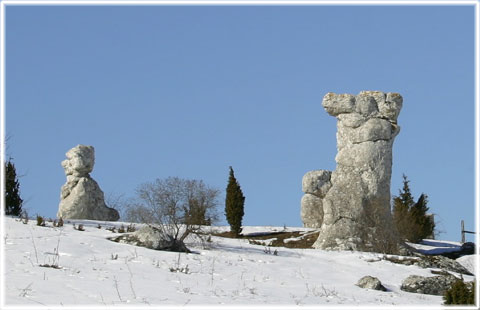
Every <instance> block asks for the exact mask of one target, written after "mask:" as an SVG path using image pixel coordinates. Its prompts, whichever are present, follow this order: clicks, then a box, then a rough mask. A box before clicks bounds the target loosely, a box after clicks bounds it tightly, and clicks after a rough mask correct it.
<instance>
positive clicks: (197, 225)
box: [125, 177, 219, 250]
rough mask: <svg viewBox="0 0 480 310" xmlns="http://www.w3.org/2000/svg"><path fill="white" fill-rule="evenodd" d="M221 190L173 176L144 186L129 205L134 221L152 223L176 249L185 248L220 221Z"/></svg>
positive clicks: (130, 215) (131, 219)
mask: <svg viewBox="0 0 480 310" xmlns="http://www.w3.org/2000/svg"><path fill="white" fill-rule="evenodd" d="M218 195H219V190H217V189H214V188H211V187H209V186H207V185H205V183H204V182H203V181H201V180H187V179H181V178H178V177H169V178H167V179H164V180H160V179H156V180H155V181H153V182H147V183H143V184H141V185H140V186H139V187H138V188H137V189H136V197H135V198H134V199H132V200H130V201H129V202H128V203H127V206H126V208H125V209H126V210H125V211H126V212H125V218H126V219H127V220H128V221H130V222H140V223H145V224H149V225H150V226H152V227H154V228H155V229H156V230H158V231H159V232H160V233H161V234H162V236H163V237H165V239H166V240H169V242H170V243H171V245H172V246H171V247H172V249H173V250H175V249H178V248H179V247H180V248H182V247H184V243H183V242H184V240H185V238H187V237H188V235H190V234H192V233H195V234H198V233H200V232H201V229H202V227H203V226H205V225H211V224H212V223H214V222H215V221H217V220H218V211H217V206H218V201H217V198H218Z"/></svg>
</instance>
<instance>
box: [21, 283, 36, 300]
mask: <svg viewBox="0 0 480 310" xmlns="http://www.w3.org/2000/svg"><path fill="white" fill-rule="evenodd" d="M32 284H33V282H32V283H30V284H29V285H27V287H26V288H24V289H22V290H21V292H20V295H18V296H20V297H26V296H27V293H28V291H31V290H32V289H31V288H30V286H32Z"/></svg>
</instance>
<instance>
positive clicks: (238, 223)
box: [225, 167, 245, 237]
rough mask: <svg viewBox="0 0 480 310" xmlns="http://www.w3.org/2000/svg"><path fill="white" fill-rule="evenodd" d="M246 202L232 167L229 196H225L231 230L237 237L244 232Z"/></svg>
mask: <svg viewBox="0 0 480 310" xmlns="http://www.w3.org/2000/svg"><path fill="white" fill-rule="evenodd" d="M244 204H245V197H244V196H243V193H242V189H241V188H240V184H238V182H237V179H236V178H235V175H234V172H233V168H232V167H230V175H229V177H228V185H227V196H226V197H225V216H226V217H227V221H228V224H229V225H230V231H231V232H232V233H233V234H234V235H235V237H238V236H239V235H240V233H241V232H242V218H243V215H244V211H243V207H244Z"/></svg>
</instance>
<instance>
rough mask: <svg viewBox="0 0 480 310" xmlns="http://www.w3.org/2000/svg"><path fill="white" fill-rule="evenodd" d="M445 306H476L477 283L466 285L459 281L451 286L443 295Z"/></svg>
mask: <svg viewBox="0 0 480 310" xmlns="http://www.w3.org/2000/svg"><path fill="white" fill-rule="evenodd" d="M443 300H444V304H445V305H473V304H475V282H472V283H465V282H464V281H463V279H461V280H458V281H456V282H454V283H453V284H452V286H450V288H449V289H448V290H447V291H446V292H445V295H443Z"/></svg>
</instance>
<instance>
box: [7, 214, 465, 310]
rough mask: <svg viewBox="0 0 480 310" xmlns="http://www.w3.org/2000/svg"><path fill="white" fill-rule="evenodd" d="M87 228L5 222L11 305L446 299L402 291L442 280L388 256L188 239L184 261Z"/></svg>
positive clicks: (412, 301) (343, 302)
mask: <svg viewBox="0 0 480 310" xmlns="http://www.w3.org/2000/svg"><path fill="white" fill-rule="evenodd" d="M76 223H77V226H78V223H79V221H76ZM82 223H84V225H85V231H78V230H75V229H74V228H73V225H72V223H65V226H64V227H61V228H56V227H52V226H51V223H48V227H39V226H36V223H35V221H32V220H31V221H30V222H29V223H28V224H23V223H22V222H19V221H17V220H15V219H12V218H5V222H4V224H3V225H5V226H4V228H5V236H4V240H2V242H4V249H5V251H4V254H5V275H4V278H5V279H4V280H5V282H4V283H5V300H4V301H3V302H4V303H5V305H7V306H14V305H31V306H40V305H44V306H62V305H63V306H67V305H69V306H71V305H90V306H94V305H98V306H104V305H110V306H111V305H130V306H132V305H157V306H161V305H187V304H188V305H206V304H224V305H242V304H249V305H265V304H278V305H291V306H295V305H337V304H340V305H440V304H441V303H442V297H440V296H432V295H422V294H414V293H407V292H404V291H401V290H400V285H401V282H402V280H403V279H405V278H406V277H407V276H409V275H414V274H415V275H421V276H434V275H433V274H432V273H431V271H430V270H429V269H422V268H420V267H417V266H406V265H399V264H394V263H392V262H389V261H386V260H380V259H379V257H381V254H375V253H364V252H335V251H321V250H313V249H287V248H275V249H276V250H277V255H274V254H273V251H274V249H273V248H272V249H271V251H268V248H265V246H261V245H253V244H249V243H248V240H246V239H228V238H220V237H212V238H211V242H207V243H205V244H203V245H202V244H201V243H200V242H198V241H195V240H190V243H188V244H187V245H188V246H189V248H190V249H192V250H193V251H195V252H196V253H192V254H184V253H182V254H179V253H172V252H164V251H155V250H150V249H146V248H142V247H136V246H132V245H127V244H122V243H115V242H112V241H110V240H108V239H107V237H113V236H117V235H119V234H118V233H112V232H111V231H109V230H106V229H105V228H107V227H110V226H113V225H117V226H119V225H120V224H119V223H105V222H95V221H83V222H82ZM98 225H100V226H101V228H98ZM219 229H221V228H219ZM275 229H276V230H282V229H283V227H277V228H275V227H246V228H245V230H244V233H251V232H254V231H271V230H275ZM296 230H301V229H297V228H296ZM462 260H463V261H467V264H471V261H472V260H471V259H469V258H465V257H464V258H462ZM40 265H50V266H52V265H53V266H57V265H58V268H52V267H41V266H40ZM366 275H370V276H374V277H377V278H379V279H380V280H381V281H382V283H383V284H384V286H385V287H386V288H387V289H388V291H387V292H381V291H374V290H367V289H362V288H359V287H358V286H356V285H355V284H356V283H357V281H358V280H359V279H360V278H361V277H363V276H366ZM465 279H466V280H469V281H470V280H472V279H473V277H468V276H466V277H465Z"/></svg>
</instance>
